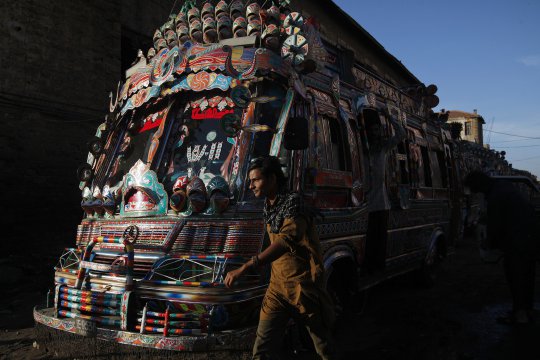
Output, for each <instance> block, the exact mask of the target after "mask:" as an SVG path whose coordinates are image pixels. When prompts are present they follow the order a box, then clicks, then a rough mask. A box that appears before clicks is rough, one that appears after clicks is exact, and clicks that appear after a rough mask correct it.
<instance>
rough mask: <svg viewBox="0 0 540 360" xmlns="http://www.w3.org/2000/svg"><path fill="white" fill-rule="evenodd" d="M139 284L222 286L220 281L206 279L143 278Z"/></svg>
mask: <svg viewBox="0 0 540 360" xmlns="http://www.w3.org/2000/svg"><path fill="white" fill-rule="evenodd" d="M139 283H140V284H144V283H149V284H155V285H179V286H192V287H224V286H225V285H224V284H222V283H213V282H206V281H201V282H198V281H168V280H145V281H140V282H139Z"/></svg>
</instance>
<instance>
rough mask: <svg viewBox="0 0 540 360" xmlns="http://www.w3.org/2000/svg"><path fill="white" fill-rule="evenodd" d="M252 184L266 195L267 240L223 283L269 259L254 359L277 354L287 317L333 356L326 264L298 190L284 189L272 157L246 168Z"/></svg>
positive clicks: (320, 350) (231, 283) (260, 194)
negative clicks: (325, 280) (295, 191)
mask: <svg viewBox="0 0 540 360" xmlns="http://www.w3.org/2000/svg"><path fill="white" fill-rule="evenodd" d="M249 181H250V189H251V190H252V191H253V193H254V194H255V196H256V197H257V198H266V202H265V207H264V220H265V224H266V231H267V233H268V236H269V238H270V245H269V246H268V247H267V248H266V249H265V250H264V251H263V252H262V253H260V254H259V255H255V256H253V257H252V259H251V260H249V261H248V262H247V263H245V264H244V265H242V266H241V267H240V268H238V269H235V270H232V271H229V272H228V273H227V275H226V277H225V285H226V286H227V287H229V288H230V287H233V286H234V283H235V281H236V280H237V279H238V278H239V277H240V276H242V274H244V273H245V272H246V271H247V270H248V269H250V268H253V267H259V266H262V265H266V264H270V263H271V267H272V271H271V276H270V284H269V286H268V289H267V290H266V294H265V296H264V299H263V302H262V307H261V311H260V318H259V325H258V328H257V338H256V340H255V345H254V347H253V359H257V360H259V359H276V358H279V357H278V352H279V349H280V348H281V343H282V340H283V336H284V334H285V330H286V326H287V323H288V321H289V319H290V318H294V319H295V320H296V321H298V322H299V323H300V324H302V325H304V326H305V327H306V329H307V331H308V333H309V335H310V336H311V339H312V340H313V345H314V346H315V350H316V351H317V353H318V354H319V356H320V357H321V358H322V359H325V360H326V359H334V358H335V357H334V356H335V355H334V353H333V352H334V348H333V346H332V342H331V328H332V326H333V321H334V312H333V306H332V303H331V300H330V297H329V295H328V294H327V292H326V291H325V289H324V267H323V263H322V256H321V248H320V243H319V238H318V235H317V230H316V228H315V226H314V224H313V219H312V218H311V217H310V216H309V215H308V214H307V213H306V209H305V207H304V204H303V200H302V197H301V195H300V194H298V193H294V192H287V191H286V188H285V186H286V179H285V176H284V175H283V172H282V170H281V164H280V163H279V160H278V159H277V158H276V157H273V156H269V157H263V158H257V159H255V160H254V161H252V163H251V165H250V168H249Z"/></svg>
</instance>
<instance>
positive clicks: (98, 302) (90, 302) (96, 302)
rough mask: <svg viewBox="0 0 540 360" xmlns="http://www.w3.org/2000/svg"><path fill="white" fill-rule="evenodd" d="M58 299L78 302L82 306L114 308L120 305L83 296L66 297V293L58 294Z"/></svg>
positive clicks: (116, 302)
mask: <svg viewBox="0 0 540 360" xmlns="http://www.w3.org/2000/svg"><path fill="white" fill-rule="evenodd" d="M59 297H60V299H62V300H68V301H71V302H78V303H81V304H84V305H103V306H109V307H116V306H119V305H120V303H121V302H120V301H118V300H108V299H98V298H92V297H84V296H75V295H68V294H66V293H63V294H60V295H59Z"/></svg>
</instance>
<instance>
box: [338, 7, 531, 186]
mask: <svg viewBox="0 0 540 360" xmlns="http://www.w3.org/2000/svg"><path fill="white" fill-rule="evenodd" d="M334 1H335V2H336V4H338V5H339V6H340V7H341V8H342V9H343V10H345V11H346V12H347V13H348V14H350V15H351V16H352V17H353V18H354V19H355V20H356V21H357V22H358V23H359V24H360V25H361V26H362V27H363V28H364V29H366V30H367V31H368V32H369V33H370V34H371V35H373V37H375V39H377V40H378V41H379V42H380V43H381V44H382V45H383V46H384V47H385V48H386V50H388V51H389V52H390V53H391V54H392V55H394V56H395V57H396V58H397V59H399V60H400V61H401V62H402V63H403V64H404V65H405V66H406V67H407V68H408V69H409V70H410V71H411V72H412V73H413V74H415V75H416V77H417V78H419V79H420V81H422V82H423V83H425V84H426V85H428V84H431V83H433V84H436V85H437V86H438V88H439V90H438V92H437V95H438V96H439V98H440V99H441V101H440V104H439V106H438V107H437V108H435V110H436V111H438V110H440V109H446V110H463V111H468V112H472V111H473V109H477V110H478V113H479V114H481V115H482V116H483V117H484V119H485V120H486V125H485V127H484V129H487V130H489V129H492V130H493V131H496V132H503V133H508V134H515V135H522V136H528V137H536V138H537V139H526V138H520V137H513V136H507V135H502V134H497V133H495V132H492V133H491V135H490V133H489V132H487V131H486V132H484V139H485V142H487V141H488V140H489V142H490V144H491V147H492V148H495V149H497V150H505V151H506V153H507V156H506V157H507V159H508V161H509V162H510V163H512V164H513V166H514V167H515V168H519V169H524V170H528V171H530V172H532V173H533V174H535V175H538V176H540V0H451V1H450V0H431V1H429V0H334ZM492 123H493V124H492Z"/></svg>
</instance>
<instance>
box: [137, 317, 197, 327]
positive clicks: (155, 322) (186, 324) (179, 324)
mask: <svg viewBox="0 0 540 360" xmlns="http://www.w3.org/2000/svg"><path fill="white" fill-rule="evenodd" d="M137 320H138V321H139V322H142V318H140V319H137ZM146 323H147V324H153V325H165V320H158V319H146ZM205 325H206V324H205V323H204V322H201V321H174V320H173V321H169V326H170V327H173V328H191V329H193V328H195V329H197V328H204V327H205Z"/></svg>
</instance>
